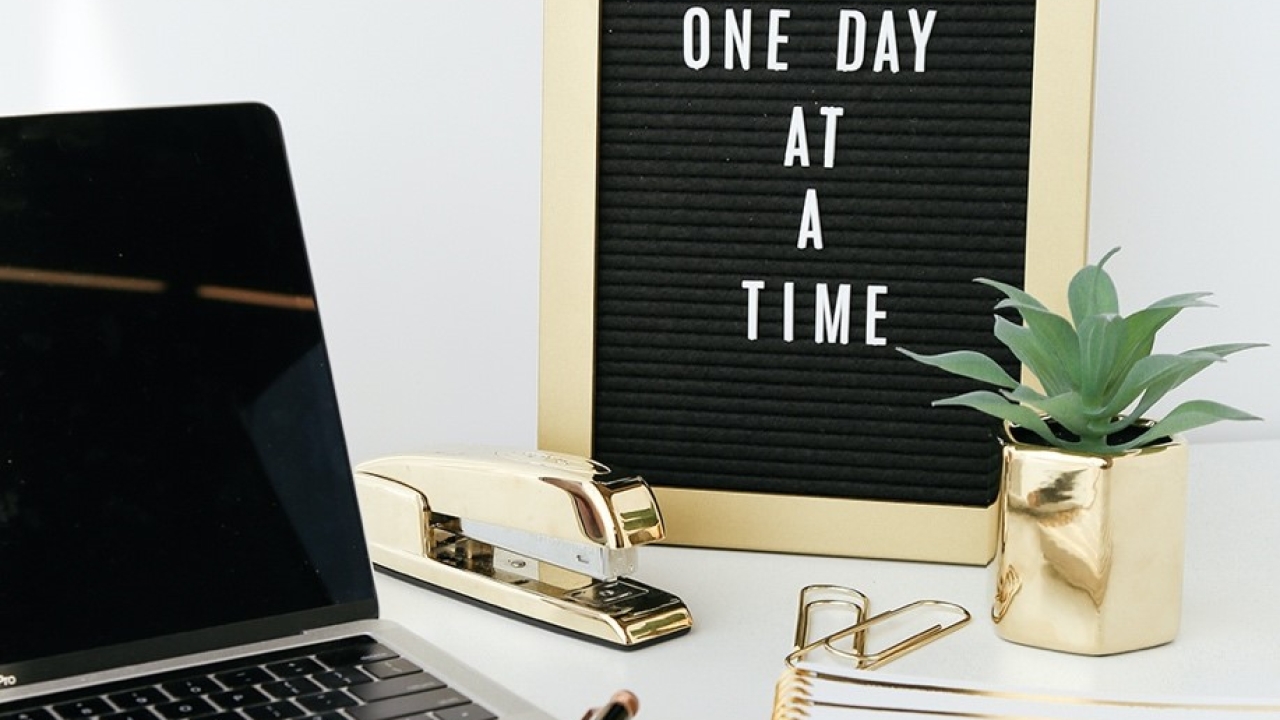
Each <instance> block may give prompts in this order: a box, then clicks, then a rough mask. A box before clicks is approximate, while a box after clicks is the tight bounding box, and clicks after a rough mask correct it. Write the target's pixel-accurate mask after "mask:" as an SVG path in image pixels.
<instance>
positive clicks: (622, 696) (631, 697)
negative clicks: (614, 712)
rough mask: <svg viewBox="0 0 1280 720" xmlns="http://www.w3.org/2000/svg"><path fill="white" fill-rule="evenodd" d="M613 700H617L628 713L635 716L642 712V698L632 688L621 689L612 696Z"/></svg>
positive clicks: (611, 699)
mask: <svg viewBox="0 0 1280 720" xmlns="http://www.w3.org/2000/svg"><path fill="white" fill-rule="evenodd" d="M610 701H611V702H615V703H617V704H619V705H621V706H622V707H624V708H626V709H627V714H628V715H629V716H631V717H635V716H636V715H638V714H639V713H640V698H638V697H636V695H635V693H633V692H631V691H630V690H619V691H618V692H616V693H614V694H613V697H612V698H610Z"/></svg>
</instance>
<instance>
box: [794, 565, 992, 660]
mask: <svg viewBox="0 0 1280 720" xmlns="http://www.w3.org/2000/svg"><path fill="white" fill-rule="evenodd" d="M819 593H827V594H831V595H835V596H836V597H834V598H819V599H810V598H811V596H813V595H817V594H819ZM822 606H842V607H847V608H849V609H851V610H853V612H854V617H855V618H856V620H855V622H854V624H853V625H850V626H848V627H846V628H844V629H843V630H839V631H837V632H834V633H831V634H829V635H825V636H823V637H820V638H818V639H816V640H812V641H810V640H809V625H810V611H811V610H812V609H813V608H815V607H822ZM928 609H932V610H943V611H946V612H949V613H952V614H954V615H955V616H956V619H955V620H953V621H951V622H949V623H939V624H936V625H933V626H931V627H928V628H926V629H924V630H921V631H920V632H918V633H915V634H914V635H911V636H909V637H906V638H904V639H902V640H899V641H898V642H897V643H894V644H893V645H890V646H889V647H886V648H884V649H882V650H877V651H874V652H868V651H867V648H866V639H867V638H866V636H867V631H868V630H870V629H871V628H872V627H873V626H875V625H879V624H880V623H883V622H886V621H888V620H892V619H893V618H896V617H900V616H902V615H906V614H909V613H912V612H918V611H921V610H928ZM870 611H871V601H870V599H869V598H867V596H866V595H865V594H863V593H861V592H859V591H857V590H854V589H853V588H847V587H842V586H839V585H809V586H807V587H805V588H804V589H802V590H801V591H800V608H799V611H798V613H797V615H796V635H795V642H794V644H793V646H792V651H791V653H790V654H789V655H787V664H788V665H789V666H791V667H792V668H797V667H798V665H799V663H800V660H801V659H803V658H804V656H805V655H807V654H808V653H810V652H811V651H813V650H815V649H816V648H818V647H825V648H826V649H827V651H828V652H830V653H832V654H834V655H836V656H838V657H842V658H845V659H847V660H852V661H853V662H854V663H855V665H856V667H857V668H858V669H859V670H874V669H875V668H878V667H880V666H882V665H884V664H886V663H889V662H892V661H893V660H896V659H898V658H900V657H902V656H903V655H906V654H907V653H910V652H914V651H916V650H919V649H920V648H922V647H924V646H925V645H928V644H929V643H931V642H934V641H936V640H939V639H941V638H943V637H946V636H947V635H950V634H951V633H953V632H955V631H956V630H959V629H960V628H961V627H964V625H965V624H967V623H968V622H969V621H970V620H971V619H973V616H972V615H971V614H970V613H969V611H968V610H966V609H964V608H963V607H961V606H959V605H957V604H955V603H952V602H946V601H944V600H916V601H915V602H911V603H907V604H906V605H903V606H901V607H897V608H894V609H893V610H889V611H887V612H883V613H880V614H879V615H873V616H870V617H868V614H869V613H870ZM850 637H852V639H853V649H852V650H845V649H843V648H840V647H837V646H836V643H838V642H840V641H841V640H844V639H845V638H850Z"/></svg>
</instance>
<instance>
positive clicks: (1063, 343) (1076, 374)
mask: <svg viewBox="0 0 1280 720" xmlns="http://www.w3.org/2000/svg"><path fill="white" fill-rule="evenodd" d="M1018 312H1019V313H1020V314H1021V315H1022V322H1023V324H1025V325H1026V326H1027V328H1028V329H1029V330H1031V334H1032V335H1034V336H1035V338H1036V344H1038V345H1039V346H1040V347H1041V348H1042V349H1043V350H1044V352H1045V353H1046V354H1047V355H1048V356H1049V357H1050V358H1053V359H1055V360H1056V361H1057V364H1058V365H1059V367H1060V369H1061V372H1062V373H1063V375H1064V376H1065V378H1066V383H1067V385H1068V387H1080V382H1081V374H1082V368H1081V366H1080V338H1079V336H1078V335H1077V334H1076V329H1075V328H1073V327H1071V323H1070V322H1069V321H1068V320H1067V319H1066V318H1064V317H1062V316H1061V315H1057V314H1055V313H1052V312H1049V311H1048V310H1037V309H1035V308H1020V309H1019V310H1018Z"/></svg>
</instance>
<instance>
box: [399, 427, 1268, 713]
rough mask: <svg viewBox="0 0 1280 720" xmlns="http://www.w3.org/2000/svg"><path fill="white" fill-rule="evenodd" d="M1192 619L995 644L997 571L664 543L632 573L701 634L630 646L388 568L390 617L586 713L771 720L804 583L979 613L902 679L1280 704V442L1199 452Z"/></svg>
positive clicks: (1191, 528)
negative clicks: (1155, 641) (1166, 629)
mask: <svg viewBox="0 0 1280 720" xmlns="http://www.w3.org/2000/svg"><path fill="white" fill-rule="evenodd" d="M1191 453H1192V454H1191V486H1190V488H1189V506H1188V512H1187V523H1188V526H1187V549H1186V563H1187V567H1186V578H1185V581H1184V587H1185V590H1184V599H1183V622H1182V631H1181V634H1180V635H1179V637H1178V639H1177V640H1176V641H1175V642H1173V643H1172V644H1170V645H1167V646H1164V647H1160V648H1154V649H1151V650H1146V651H1141V652H1137V653H1129V654H1125V655H1119V656H1114V657H1106V658H1083V657H1076V656H1071V655H1065V654H1060V653H1055V652H1050V651H1044V650H1036V649H1032V648H1025V647H1021V646H1018V645H1013V644H1011V643H1007V642H1004V641H1001V640H999V639H998V638H997V637H996V636H995V633H994V631H993V629H992V627H991V620H990V617H989V597H990V595H991V586H992V579H991V576H990V569H989V568H977V567H958V566H948V565H930V564H923V563H907V562H888V561H876V560H859V559H844V558H823V557H807V556H797V555H777V554H769V553H746V552H730V551H719V550H702V549H694V548H675V547H653V548H645V549H642V550H641V552H640V569H639V571H638V572H637V573H635V577H636V578H637V579H639V580H642V581H644V582H646V583H649V584H651V585H654V586H657V587H660V588H663V589H665V590H668V591H670V592H673V593H675V594H676V595H679V596H680V597H682V598H683V599H684V600H685V602H686V603H687V604H688V605H689V607H690V609H691V611H692V612H693V616H694V630H693V631H692V632H691V633H690V634H688V635H686V636H684V637H681V638H677V639H675V640H672V641H669V642H666V643H662V644H659V645H656V646H653V647H649V648H645V649H642V650H637V651H631V652H624V651H619V650H614V649H611V648H607V647H603V646H600V645H596V644H593V643H587V642H583V641H580V640H577V639H574V638H570V637H566V636H563V635H559V634H556V633H552V632H548V631H546V630H542V629H539V628H536V627H533V626H531V625H528V624H526V623H522V622H519V621H516V620H512V619H509V618H507V617H504V616H501V615H498V614H496V613H492V612H489V611H486V610H484V609H481V608H478V607H474V606H471V605H468V604H465V603H462V602H458V601H456V600H453V599H450V598H447V597H445V596H443V595H439V594H437V593H434V592H430V591H427V590H423V589H421V588H418V587H415V586H412V585H409V584H406V583H404V582H401V581H399V580H395V579H392V578H390V577H387V576H384V575H381V574H379V576H378V590H379V593H380V597H381V602H382V608H383V615H384V616H385V617H387V618H390V619H392V620H396V621H398V622H400V623H402V624H404V625H406V626H408V627H409V628H411V629H413V630H415V631H417V632H418V633H419V634H421V635H422V636H424V637H426V638H428V639H430V640H431V641H433V642H434V643H435V644H437V645H439V646H440V647H442V648H443V649H444V650H446V651H447V652H450V653H452V654H453V655H455V656H457V657H458V658H459V659H461V660H463V661H464V662H467V663H469V664H470V665H472V666H474V667H476V668H477V669H479V670H481V671H482V672H484V673H486V674H488V675H490V676H491V677H493V678H494V679H496V680H498V681H499V682H501V683H503V684H505V685H507V686H508V687H510V688H511V689H512V690H514V691H515V692H517V693H519V694H521V695H523V696H525V697H527V698H529V699H530V700H532V701H533V702H534V703H535V704H536V705H538V706H540V707H542V708H544V709H545V710H547V711H548V712H550V713H551V714H552V715H554V716H556V717H558V718H564V719H565V720H578V719H579V718H580V717H581V716H582V713H583V711H584V710H585V709H586V707H587V706H588V705H591V704H595V703H599V702H601V701H602V700H603V699H604V698H607V697H608V696H609V694H610V693H612V692H613V691H614V690H616V689H618V688H628V689H630V690H632V691H634V692H635V693H636V694H637V695H638V696H639V697H640V701H641V706H642V710H641V713H640V717H641V718H642V720H694V719H695V718H709V719H710V718H715V719H717V720H719V719H726V720H727V719H730V718H732V719H734V720H737V719H742V720H746V719H748V718H768V717H769V713H770V709H771V706H772V701H773V687H774V683H775V681H776V680H777V677H778V674H779V672H780V671H781V669H782V667H783V662H782V658H783V657H784V656H785V655H786V653H787V652H788V651H789V649H790V645H791V639H792V633H793V628H794V620H795V613H796V600H797V595H798V593H799V591H800V588H802V587H803V586H805V585H809V584H814V583H830V584H839V585H847V586H851V587H856V588H858V589H860V590H862V591H863V592H864V593H866V594H867V595H869V596H870V597H871V598H872V601H873V603H874V604H875V607H874V608H873V610H875V609H879V610H885V609H889V608H893V607H897V606H898V605H901V604H903V603H906V602H910V601H912V600H916V599H920V598H934V599H941V600H950V601H952V602H956V603H959V604H961V605H963V606H964V607H966V608H968V609H969V610H970V611H972V612H973V615H974V620H973V622H972V623H970V625H969V626H968V627H966V628H964V629H963V630H961V631H960V632H958V633H957V634H955V635H952V636H950V637H948V638H945V639H943V640H942V641H940V642H938V643H936V644H934V645H931V646H930V647H928V648H926V649H924V650H922V651H920V652H918V653H916V654H914V655H912V656H908V657H905V658H903V659H902V660H900V661H898V662H897V663H895V664H894V665H893V666H892V667H893V668H894V669H895V672H896V671H901V672H904V673H923V674H928V675H932V676H935V677H941V678H948V679H955V680H967V679H977V680H984V681H994V682H999V683H1001V684H1005V683H1007V684H1008V685H1010V686H1021V687H1027V688H1045V689H1049V690H1056V691H1059V692H1075V693H1080V694H1087V695H1088V694H1102V695H1115V694H1129V693H1133V692H1140V693H1142V694H1144V695H1145V694H1152V693H1155V694H1160V695H1177V696H1183V697H1185V696H1187V695H1206V696H1237V697H1248V698H1280V685H1277V684H1276V678H1277V677H1280V645H1278V644H1277V643H1276V642H1275V639H1276V638H1280V610H1277V609H1276V608H1274V607H1272V602H1273V601H1274V600H1276V599H1277V590H1278V589H1280V580H1277V579H1276V573H1277V570H1278V569H1280V562H1278V561H1277V555H1278V554H1280V522H1277V519H1276V517H1275V509H1276V508H1280V482H1278V481H1277V468H1276V459H1277V458H1280V441H1271V442H1248V443H1218V444H1205V445H1193V446H1192V448H1191Z"/></svg>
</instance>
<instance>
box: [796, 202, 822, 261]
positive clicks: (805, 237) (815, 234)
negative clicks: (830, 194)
mask: <svg viewBox="0 0 1280 720" xmlns="http://www.w3.org/2000/svg"><path fill="white" fill-rule="evenodd" d="M819 215H820V213H819V212H818V191H817V190H814V189H813V188H809V189H808V190H805V191H804V214H803V215H801V216H800V237H799V238H797V239H796V249H798V250H804V249H805V248H806V247H807V246H808V244H809V241H810V240H812V241H813V249H814V250H821V249H822V219H821V217H819Z"/></svg>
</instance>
